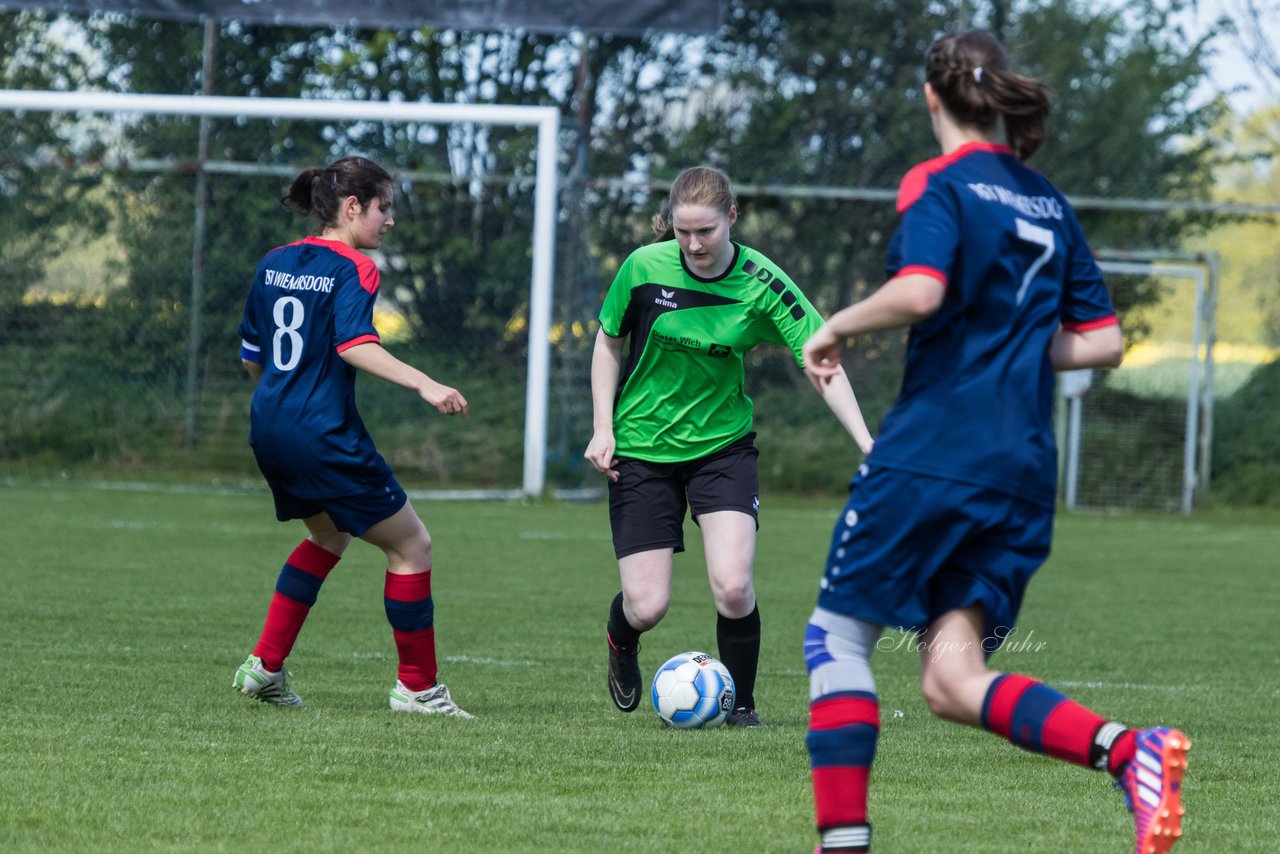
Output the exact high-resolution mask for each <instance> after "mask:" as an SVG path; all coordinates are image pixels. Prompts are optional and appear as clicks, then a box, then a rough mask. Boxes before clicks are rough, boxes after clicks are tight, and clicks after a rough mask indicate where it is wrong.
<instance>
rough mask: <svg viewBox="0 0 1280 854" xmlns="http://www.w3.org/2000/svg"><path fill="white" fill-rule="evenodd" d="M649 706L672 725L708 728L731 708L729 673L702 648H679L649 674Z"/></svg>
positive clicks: (731, 684)
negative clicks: (655, 670)
mask: <svg viewBox="0 0 1280 854" xmlns="http://www.w3.org/2000/svg"><path fill="white" fill-rule="evenodd" d="M650 694H651V696H652V697H653V708H654V709H655V710H656V711H657V712H658V717H660V718H662V719H663V720H664V721H666V722H667V723H669V724H671V725H672V726H673V727H678V728H680V729H709V728H711V727H717V726H720V724H722V723H724V719H725V718H727V717H728V716H729V713H730V712H731V711H733V696H734V690H733V677H732V676H730V675H729V670H728V668H726V667H725V666H724V665H723V664H721V663H720V662H719V661H717V660H716V659H714V658H712V657H711V656H709V655H707V654H706V653H705V652H682V653H680V654H679V655H673V656H671V658H669V659H667V662H666V664H664V665H662V666H661V667H659V668H658V672H657V673H655V674H654V675H653V690H652V691H651V692H650Z"/></svg>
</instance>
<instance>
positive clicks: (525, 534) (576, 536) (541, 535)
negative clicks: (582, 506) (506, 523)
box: [520, 531, 610, 540]
mask: <svg viewBox="0 0 1280 854" xmlns="http://www.w3.org/2000/svg"><path fill="white" fill-rule="evenodd" d="M520 539H522V540H607V539H610V537H609V535H608V534H605V533H603V532H599V531H593V532H590V533H582V532H580V531H521V532H520Z"/></svg>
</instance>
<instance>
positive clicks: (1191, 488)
mask: <svg viewBox="0 0 1280 854" xmlns="http://www.w3.org/2000/svg"><path fill="white" fill-rule="evenodd" d="M1195 282H1196V315H1195V316H1196V319H1195V324H1194V325H1193V326H1192V328H1191V379H1190V380H1189V381H1188V383H1187V440H1186V444H1185V446H1184V447H1183V454H1182V512H1183V515H1190V513H1191V507H1192V504H1193V502H1194V500H1195V492H1196V447H1197V446H1198V445H1199V443H1200V436H1199V432H1200V343H1201V338H1202V336H1201V329H1200V318H1201V316H1202V315H1203V314H1204V297H1205V294H1204V290H1205V288H1204V285H1205V274H1204V268H1203V267H1198V268H1195Z"/></svg>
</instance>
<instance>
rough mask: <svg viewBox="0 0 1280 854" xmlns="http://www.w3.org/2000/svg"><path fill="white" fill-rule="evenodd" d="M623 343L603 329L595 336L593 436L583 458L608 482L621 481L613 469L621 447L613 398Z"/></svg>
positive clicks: (592, 407)
mask: <svg viewBox="0 0 1280 854" xmlns="http://www.w3.org/2000/svg"><path fill="white" fill-rule="evenodd" d="M622 342H623V339H622V338H614V337H613V336H612V335H606V334H605V331H604V330H603V329H601V330H600V331H599V332H598V333H597V334H596V346H595V349H594V350H593V351H592V353H591V411H592V419H591V423H592V426H593V430H594V432H593V434H592V436H591V442H590V444H588V445H587V450H586V451H585V452H584V453H583V455H582V456H583V457H585V458H586V460H587V462H589V463H591V466H592V468H594V469H595V470H596V471H598V472H600V473H601V474H603V475H605V476H606V477H608V478H609V480H617V479H618V470H617V469H616V468H614V465H616V464H617V462H618V461H617V460H616V459H614V456H613V453H614V451H616V450H617V447H618V446H617V443H616V442H615V440H614V438H613V397H614V395H615V394H616V393H617V391H618V377H619V376H621V375H622Z"/></svg>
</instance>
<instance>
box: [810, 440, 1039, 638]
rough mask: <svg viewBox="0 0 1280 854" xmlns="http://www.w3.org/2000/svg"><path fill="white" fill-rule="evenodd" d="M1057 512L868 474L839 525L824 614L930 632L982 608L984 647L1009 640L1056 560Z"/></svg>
mask: <svg viewBox="0 0 1280 854" xmlns="http://www.w3.org/2000/svg"><path fill="white" fill-rule="evenodd" d="M1052 540H1053V510H1052V509H1051V508H1048V507H1042V506H1040V505H1039V504H1033V503H1031V502H1029V501H1023V500H1021V499H1018V498H1014V497H1012V496H1009V495H1005V494H1004V493H1001V492H996V491H994V490H991V489H985V488H983V487H980V486H971V485H969V484H966V483H959V482H956V481H952V480H945V479H942V478H934V477H927V476H924V475H918V474H912V473H910V472H904V471H897V470H894V469H885V468H876V467H874V466H873V465H864V466H863V467H862V468H861V469H859V471H858V475H857V477H855V478H854V479H853V483H852V484H851V486H850V489H849V501H848V502H847V503H846V504H845V507H844V511H843V512H842V513H841V514H840V518H839V519H837V520H836V526H835V532H834V533H833V534H832V537H831V551H830V553H829V554H828V556H827V568H826V573H825V575H823V578H822V586H821V590H820V591H819V593H818V605H819V607H822V608H826V609H827V610H829V611H835V612H836V613H837V614H843V615H845V616H848V617H856V618H857V619H859V620H866V621H867V622H869V623H876V624H878V625H882V626H893V627H897V628H900V629H905V630H907V631H923V630H925V629H927V628H928V627H929V626H930V624H932V623H933V621H934V620H936V619H937V618H938V617H941V616H942V615H943V614H945V613H947V612H948V611H953V610H956V609H958V608H967V607H969V606H971V605H979V604H980V605H982V607H983V610H984V612H985V619H984V626H983V629H984V635H983V648H984V649H985V650H986V652H987V654H988V655H990V654H991V653H992V652H995V650H996V649H998V648H999V646H1000V644H1001V642H1002V641H1003V640H1004V638H1005V637H1008V635H1009V633H1010V630H1012V629H1013V627H1014V625H1015V622H1016V621H1017V618H1018V610H1019V608H1021V607H1022V596H1023V593H1025V592H1026V588H1027V583H1028V582H1029V581H1030V580H1031V576H1032V575H1034V574H1035V571H1036V570H1037V569H1039V568H1040V566H1041V565H1042V564H1043V563H1044V562H1045V560H1046V559H1048V557H1049V547H1050V544H1051V542H1052Z"/></svg>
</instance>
